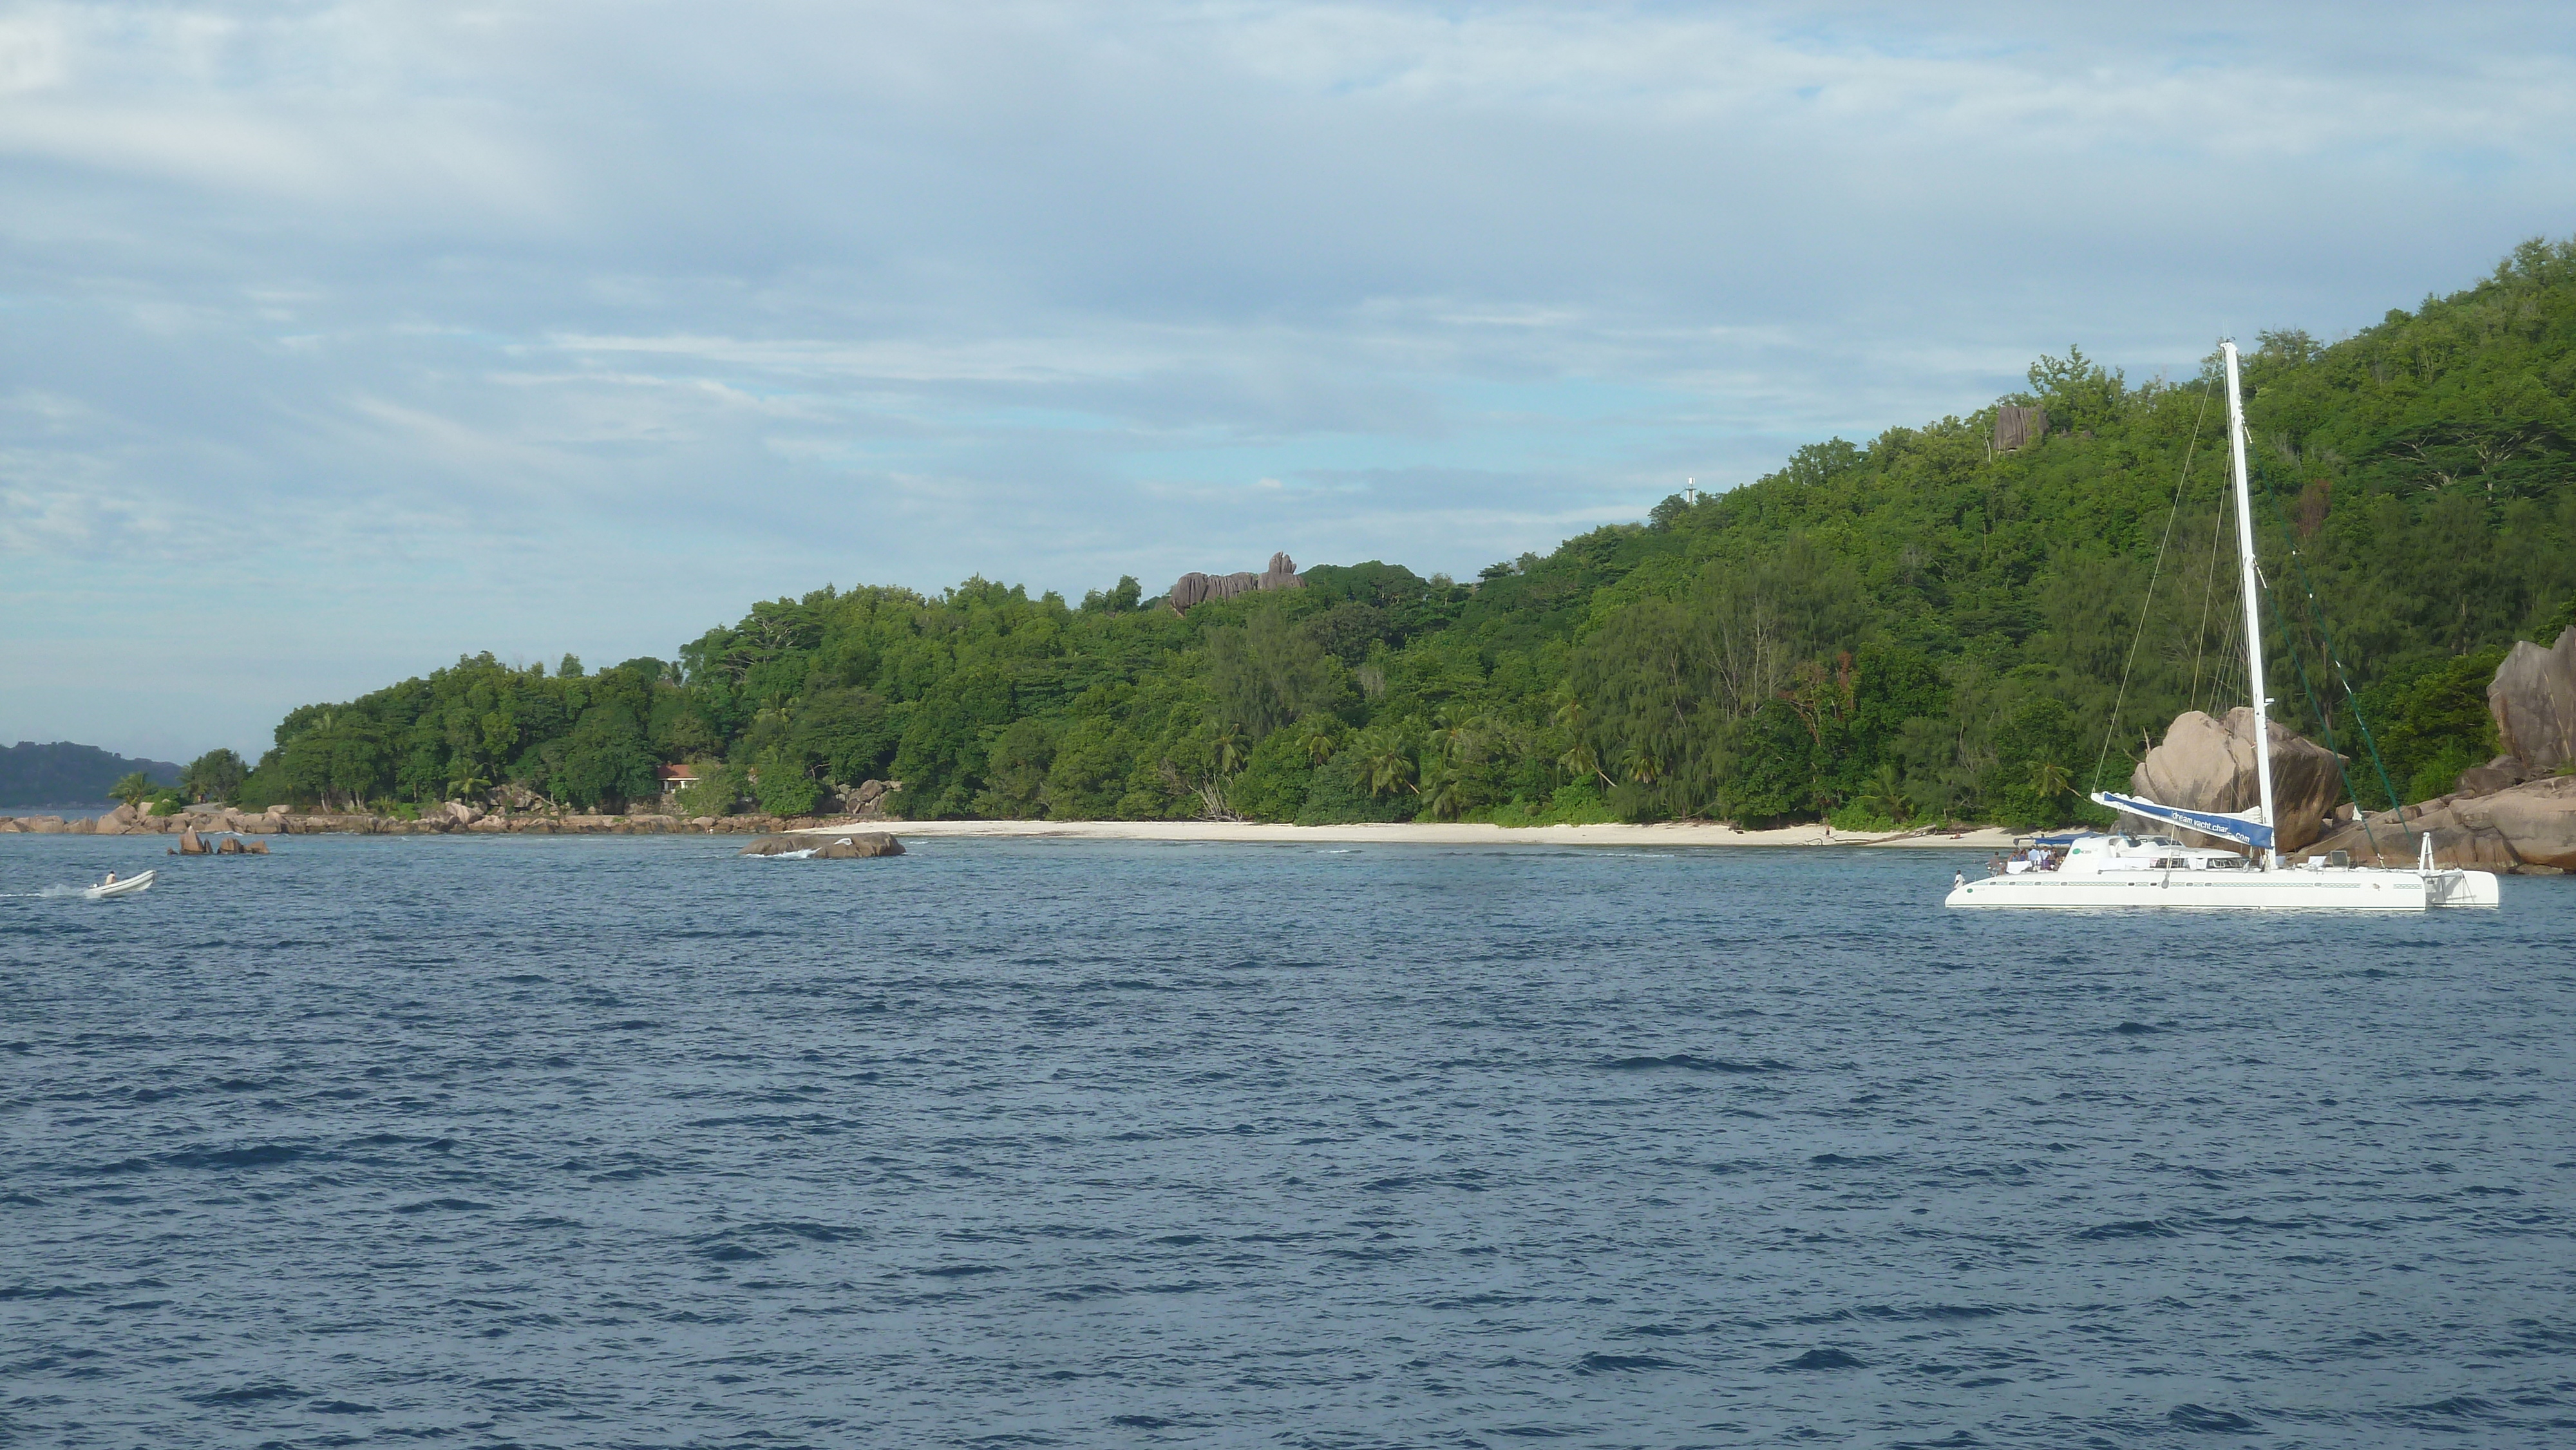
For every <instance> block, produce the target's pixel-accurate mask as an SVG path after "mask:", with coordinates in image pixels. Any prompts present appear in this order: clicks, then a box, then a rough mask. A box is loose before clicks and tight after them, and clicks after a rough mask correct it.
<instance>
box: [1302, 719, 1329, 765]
mask: <svg viewBox="0 0 2576 1450" xmlns="http://www.w3.org/2000/svg"><path fill="white" fill-rule="evenodd" d="M1297 744H1298V747H1299V749H1301V750H1302V751H1303V752H1304V753H1305V756H1306V763H1307V764H1308V765H1322V764H1323V763H1324V762H1326V761H1328V760H1331V759H1332V758H1333V746H1334V741H1333V727H1331V726H1329V725H1326V724H1324V723H1323V722H1321V721H1314V722H1310V723H1309V724H1308V725H1307V726H1306V733H1305V734H1303V735H1300V736H1298V737H1297Z"/></svg>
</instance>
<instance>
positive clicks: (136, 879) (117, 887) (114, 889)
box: [81, 871, 154, 901]
mask: <svg viewBox="0 0 2576 1450" xmlns="http://www.w3.org/2000/svg"><path fill="white" fill-rule="evenodd" d="M153 874H154V873H152V872H150V871H146V872H144V873H143V874H142V875H140V876H128V877H126V878H125V879H124V880H122V881H111V882H109V883H107V884H106V885H105V886H93V887H90V888H89V889H88V890H86V891H83V892H82V893H81V895H83V896H86V897H88V898H89V899H90V900H92V901H105V900H107V899H108V898H109V897H111V896H132V895H134V894H135V893H136V892H138V891H149V890H151V889H152V877H153Z"/></svg>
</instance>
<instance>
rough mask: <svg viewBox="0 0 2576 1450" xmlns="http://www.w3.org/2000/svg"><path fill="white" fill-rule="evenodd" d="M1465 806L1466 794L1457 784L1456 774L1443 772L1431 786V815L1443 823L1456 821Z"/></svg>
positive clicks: (1450, 771)
mask: <svg viewBox="0 0 2576 1450" xmlns="http://www.w3.org/2000/svg"><path fill="white" fill-rule="evenodd" d="M1466 805H1467V792H1466V790H1465V789H1464V788H1463V787H1462V786H1460V785H1459V783H1458V772H1456V771H1454V770H1444V771H1442V772H1440V778H1439V779H1438V780H1436V781H1434V782H1432V785H1431V814H1433V815H1435V816H1438V817H1439V818H1440V819H1442V820H1444V821H1449V820H1456V819H1457V818H1458V814H1459V812H1460V811H1462V810H1464V809H1465V808H1466Z"/></svg>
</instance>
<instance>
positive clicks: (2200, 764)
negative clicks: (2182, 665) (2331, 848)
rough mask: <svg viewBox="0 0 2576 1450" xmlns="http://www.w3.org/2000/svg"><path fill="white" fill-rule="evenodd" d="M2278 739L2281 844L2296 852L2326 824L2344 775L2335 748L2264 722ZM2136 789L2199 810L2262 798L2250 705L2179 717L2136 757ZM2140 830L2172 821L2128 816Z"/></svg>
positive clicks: (2235, 807)
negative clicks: (2221, 716) (2220, 713)
mask: <svg viewBox="0 0 2576 1450" xmlns="http://www.w3.org/2000/svg"><path fill="white" fill-rule="evenodd" d="M2266 723H2267V724H2268V725H2269V726H2270V727H2271V730H2270V733H2271V745H2272V801H2273V807H2274V813H2275V815H2276V816H2277V817H2278V819H2277V820H2276V822H2275V823H2274V834H2275V835H2276V836H2277V837H2278V839H2279V841H2280V849H2282V850H2284V851H2295V850H2298V849H2299V848H2300V847H2302V846H2305V845H2307V844H2308V843H2309V842H2311V841H2314V840H2316V839H2317V837H2318V836H2320V835H2322V834H2323V833H2324V831H2325V829H2326V823H2325V815H2326V813H2327V812H2328V811H2331V810H2333V809H2334V804H2335V802H2336V801H2338V800H2340V799H2342V797H2343V778H2342V775H2341V774H2340V773H2339V772H2338V770H2337V769H2336V763H2335V762H2336V756H2335V754H2334V752H2333V751H2330V750H2328V749H2326V748H2325V747H2324V746H2322V745H2319V744H2317V743H2316V742H2314V741H2312V740H2309V739H2308V738H2307V737H2305V736H2303V735H2299V734H2297V733H2295V732H2293V731H2291V730H2289V729H2287V728H2285V727H2284V726H2283V725H2282V724H2281V722H2280V721H2278V720H2272V721H2268V722H2266ZM2129 785H2130V788H2131V790H2132V791H2133V792H2134V793H2135V794H2137V795H2140V796H2143V797H2145V798H2146V799H2148V800H2151V801H2154V802H2156V803H2157V804H2158V805H2168V806H2179V807H2181V808H2183V809H2185V810H2194V811H2243V810H2251V809H2252V808H2253V807H2254V806H2255V805H2257V804H2259V803H2260V802H2261V800H2262V798H2263V793H2262V787H2261V784H2260V782H2259V781H2258V780H2257V779H2256V775H2255V769H2254V711H2253V710H2252V709H2251V708H2250V707H2248V706H2244V705H2239V706H2237V707H2236V708H2235V709H2233V710H2230V711H2228V712H2227V720H2226V723H2224V724H2221V723H2220V722H2218V721H2216V720H2213V719H2211V718H2210V717H2209V716H2207V715H2205V714H2203V713H2201V712H2200V711H2198V710H2186V711H2184V712H2183V713H2182V714H2180V715H2177V716H2175V717H2174V722H2173V725H2172V727H2171V728H2170V729H2168V730H2166V731H2165V738H2164V743H2163V744H2161V745H2158V746H2157V747H2156V748H2155V749H2153V750H2150V751H2148V752H2147V754H2146V758H2145V759H2143V760H2141V761H2139V762H2138V768H2137V770H2136V771H2135V772H2134V773H2132V774H2131V776H2130V778H2129ZM2123 824H2124V825H2126V826H2128V827H2129V828H2131V829H2135V830H2152V831H2155V832H2159V833H2161V832H2164V831H2168V830H2170V829H2172V828H2171V827H2169V826H2163V825H2151V824H2149V823H2145V822H2138V821H2130V820H2125V819H2124V820H2123ZM2185 838H2186V839H2187V840H2188V841H2189V842H2190V843H2191V844H2193V845H2198V846H2225V845H2233V844H2235V843H2233V842H2229V841H2219V840H2214V839H2212V838H2210V837H2206V836H2202V835H2199V834H2197V833H2189V832H2187V833H2185Z"/></svg>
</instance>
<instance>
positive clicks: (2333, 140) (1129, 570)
mask: <svg viewBox="0 0 2576 1450" xmlns="http://www.w3.org/2000/svg"><path fill="white" fill-rule="evenodd" d="M2571 232H2576V25H2571V24H2570V23H2569V21H2568V18H2567V14H2566V12H2565V10H2564V8H2563V7H2562V6H2559V5H2539V4H2533V5H2516V4H2500V5H2486V6H2449V7H2440V8H2435V7H2423V6H2395V5H2373V4H2368V3H2343V4H2335V5H2313V6H2311V5H2298V4H2279V5H2267V6H2247V5H2244V4H2242V3H2241V0H2240V3H2230V4H2225V5H2202V4H2194V3H2168V4H2162V5H2158V6H2153V7H2107V6H2105V7H2081V6H2065V5H2047V6H2040V5H2027V6H2007V5H1976V4H1969V5H1954V6H1944V7H1933V6H1922V5H1904V6H1874V5H1837V4H1830V3H1826V4H1806V5H1794V6H1792V5H1769V4H1740V5H1691V4H1651V5H1617V4H1582V5H1552V4H1527V5H1524V4H1511V3H1492V4H1476V5H1455V4H1439V5H1434V4H1421V5H1416V4H1379V5H1338V4H1256V3H1232V4H1161V3H1155V0H1121V3H1117V4H1106V5H1089V4H1083V3H1077V0H1058V3H1048V4H1033V5H1019V4H985V3H978V0H941V3H939V4H935V5H934V4H921V3H912V4H904V5H874V4H868V3H835V4H814V3H799V4H778V3H768V0H729V3H727V4H725V5H720V6H709V5H703V4H687V5H681V4H659V3H652V0H619V3H617V4H613V5H612V4H606V3H599V4H588V3H560V4H545V3H532V4H512V5H506V6H503V5H489V4H474V3H451V4H445V5H429V4H382V3H346V4H343V3H300V4H299V3H283V0H282V3H269V4H261V5H209V4H191V3H184V0H174V3H157V4H113V3H102V4H56V3H11V0H0V742H6V741H10V740H17V739H33V740H56V739H68V740H77V741H83V742H87V743H91V744H97V745H102V746H106V747H107V748H110V749H113V750H117V751H120V752H123V753H128V754H140V755H147V756H152V757H157V758H163V759H174V760H186V759H189V758H191V757H193V756H194V755H195V754H197V753H198V752H200V751H203V750H206V749H209V748H212V747H214V746H217V745H228V746H231V747H233V748H235V749H238V750H240V751H242V752H243V753H244V754H245V755H249V756H254V757H255V756H256V755H257V753H258V752H259V751H260V750H261V749H263V748H265V747H266V746H267V745H268V744H269V743H270V732H271V730H272V728H273V727H274V725H275V723H276V721H277V719H278V717H279V716H281V715H282V714H283V713H284V712H285V711H286V710H287V709H289V708H291V707H293V706H296V705H299V704H304V703H308V702H313V701H320V700H337V699H347V698H351V697H354V696H356V695H358V694H361V693H364V692H365V691H368V690H371V689H374V688H377V687H379V686H382V685H385V684H388V683H391V682H393V681H396V680H399V679H401V678H404V677H406V676H410V675H416V674H424V673H426V672H428V671H429V670H431V669H434V668H436V667H438V666H440V665H442V664H446V663H450V662H452V661H453V660H454V659H455V658H456V657H457V656H458V655H460V654H466V653H473V652H477V651H481V650H487V649H488V650H490V651H492V652H493V653H495V654H496V655H499V656H500V657H502V658H503V659H505V660H513V659H517V660H528V661H544V662H548V663H550V664H551V663H552V662H554V661H555V660H557V659H559V658H560V656H562V655H563V654H565V653H567V652H570V653H574V654H578V655H580V656H581V657H582V658H583V659H584V660H585V661H588V662H589V663H590V664H592V665H593V666H597V665H603V664H610V663H614V662H616V661H619V660H623V659H627V658H630V657H633V656H636V655H654V656H658V657H662V658H670V657H672V656H673V655H674V654H675V653H676V651H677V649H678V647H679V645H680V644H681V643H683V642H684V641H686V640H689V639H692V638H694V637H696V636H697V635H698V634H700V633H702V632H704V631H705V630H706V629H708V628H709V627H711V626H714V625H716V624H719V623H723V622H727V621H730V620H733V619H735V618H738V617H740V615H741V614H742V613H743V612H744V611H745V609H746V608H747V607H748V606H749V604H750V603H751V602H752V601H753V600H755V599H760V598H774V597H777V596H780V595H793V594H802V593H805V592H807V591H809V590H812V589H816V588H819V587H821V586H823V585H825V584H834V585H839V586H842V587H847V586H850V585H852V584H860V583H867V584H899V585H905V586H909V587H911V588H915V589H919V590H923V591H925V592H930V593H936V592H937V591H938V590H940V589H942V588H944V587H947V586H949V585H953V584H955V583H957V582H959V581H961V580H964V579H966V578H968V577H970V576H978V575H980V576H982V577H985V578H991V579H998V580H1002V581H1006V582H1012V583H1023V584H1026V585H1027V586H1028V588H1029V589H1030V591H1031V592H1032V593H1033V594H1034V593H1037V592H1039V591H1042V590H1057V591H1061V592H1063V593H1064V594H1066V595H1067V596H1068V597H1071V598H1076V599H1078V598H1079V597H1080V596H1081V594H1082V593H1083V592H1084V591H1085V590H1088V589H1093V588H1103V587H1107V586H1110V585H1112V584H1114V583H1115V582H1116V580H1117V579H1118V577H1119V576H1120V575H1122V574H1133V575H1135V576H1136V577H1137V578H1138V579H1140V580H1141V581H1143V583H1144V586H1145V592H1146V593H1147V594H1148V595H1152V594H1158V593H1161V592H1163V591H1164V590H1165V589H1167V588H1168V587H1169V585H1170V582H1171V580H1172V579H1173V578H1174V577H1175V576H1177V575H1178V574H1180V573H1182V572H1184V571H1186V570H1193V569H1196V570H1203V571H1207V572H1231V571H1233V570H1237V569H1258V568H1260V567H1262V566H1263V564H1264V563H1265V562H1266V561H1267V560H1268V558H1269V556H1270V554H1271V553H1272V552H1273V551H1274V550H1286V551H1288V552H1289V553H1291V554H1292V555H1294V556H1295V558H1296V559H1297V560H1298V562H1299V563H1300V564H1326V563H1354V562H1358V561H1361V560H1365V559H1373V558H1382V559H1386V560H1389V561H1392V562H1399V563H1404V564H1408V565H1410V566H1412V567H1413V568H1414V569H1415V570H1417V571H1418V572H1421V573H1425V574H1428V573H1430V572H1433V571H1435V570H1440V571H1447V572H1449V573H1452V574H1456V575H1459V576H1461V577H1464V576H1466V575H1470V574H1472V573H1473V572H1474V571H1475V570H1476V569H1477V568H1479V567H1481V566H1483V565H1485V564H1488V563H1492V562H1494V561H1496V560H1500V559H1508V558H1512V557H1515V556H1517V555H1519V554H1521V553H1522V552H1524V551H1529V550H1536V551H1539V552H1542V553H1544V552H1546V551H1547V550H1549V549H1550V548H1552V547H1553V546H1554V545H1555V544H1556V543H1557V542H1558V541H1560V540H1561V539H1564V538H1566V537H1569V536H1571V535H1574V534H1578V533H1582V532H1584V531H1586V530H1589V529H1591V528H1594V527H1597V526H1599V525H1601V524H1603V523H1610V522H1619V521H1625V520H1634V519H1637V518H1640V517H1642V516H1643V514H1644V513H1645V511H1646V510H1647V509H1648V508H1649V507H1651V506H1652V505H1653V504H1654V503H1655V502H1656V501H1657V500H1658V499H1661V498H1663V497H1664V496H1666V495H1668V494H1671V493H1674V492H1677V491H1679V490H1680V489H1681V488H1682V487H1684V486H1685V482H1686V481H1693V482H1695V483H1696V484H1697V486H1698V487H1700V488H1702V489H1711V488H1724V487H1728V486H1731V485H1733V484H1736V483H1740V482H1744V481H1746V480H1749V479H1751V478H1754V477H1757V476H1759V475H1760V474H1762V473H1764V472H1766V471H1768V470H1769V469H1770V468H1771V467H1773V466H1775V465H1776V464H1777V463H1778V462H1779V460H1780V459H1781V458H1783V457H1784V456H1785V455H1786V454H1787V453H1789V452H1790V451H1791V450H1793V449H1795V448H1796V447H1797V446H1798V445H1800V444H1802V443H1806V442H1811V441H1816V440H1819V439H1822V438H1825V437H1828V436H1833V435H1837V434H1839V435H1841V436H1844V437H1849V438H1852V439H1855V440H1864V439H1867V438H1870V437H1873V436H1875V435H1876V434H1878V433H1880V432H1881V431H1883V430H1885V429H1886V428H1889V427H1891V426H1900V425H1908V424H1917V423H1922V422H1926V421H1930V420H1933V419H1937V418H1940V417H1943V416H1947V415H1964V414H1967V413H1970V412H1972V411H1974V410H1976V409H1978V408H1981V407H1984V406H1986V405H1987V404H1989V403H1991V402H1992V401H1993V400H1994V399H1995V398H1996V397H1997V396H1998V395H2000V394H2004V393H2007V392H2011V391H2013V390H2015V389H2017V388H2019V387H2020V386H2022V374H2023V370H2024V369H2025V368H2026V367H2027V366H2028V365H2029V363H2030V362H2031V360H2032V359H2033V358H2035V357H2037V356H2039V355H2040V354H2042V353H2063V352H2064V351H2065V349H2066V347H2067V346H2068V345H2069V344H2080V345H2081V346H2082V347H2083V349H2084V350H2085V352H2086V353H2088V354H2089V355H2091V356H2093V357H2095V358H2097V359H2100V360H2102V361H2104V362H2106V363H2109V364H2111V365H2114V366H2117V367H2120V368H2123V369H2124V370H2126V372H2127V373H2128V375H2129V376H2130V377H2131V378H2132V379H2133V380H2134V379H2143V378H2148V377H2153V376H2156V375H2158V374H2159V373H2162V374H2166V375H2170V376H2177V377H2187V376H2190V375H2193V374H2194V373H2195V372H2196V371H2197V368H2198V365H2199V359H2201V358H2202V357H2203V356H2205V355H2206V354H2207V353H2208V352H2209V351H2210V349H2211V347H2212V345H2213V344H2214V342H2215V340H2216V339H2217V338H2219V337H2221V336H2230V335H2233V336H2245V337H2249V338H2250V337H2251V335H2252V334H2253V333H2254V332H2255V331H2257V330H2260V329H2265V328H2280V327H2298V328H2304V329H2306V330H2308V331H2310V332H2312V333H2314V334H2316V335H2317V336H2319V337H2322V338H2332V337H2335V336H2339V335H2342V334H2345V333H2349V332H2351V331H2353V330H2355V329H2357V328H2360V327H2365V326H2368V325H2370V324H2371V323H2373V322H2376V321H2377V320H2378V319H2379V318H2380V317H2381V316H2382V315H2383V314H2384V313H2385V312H2386V311H2387V310H2388V309H2390V308H2392V307H2411V306H2412V305H2414V304H2415V303H2416V302H2418V301H2419V300H2421V299H2422V298H2423V297H2425V296H2426V295H2428V294H2436V293H2447V292H2450V291H2454V290H2457V289H2459V288H2461V287H2464V286H2467V285H2470V284H2472V283H2473V282H2475V281H2476V280H2477V279H2478V278H2479V277H2481V276H2483V275H2484V274H2485V273H2487V272H2488V271H2489V270H2490V269H2492V268H2493V266H2494V265H2495V263H2496V262H2497V261H2498V259H2500V258H2501V257H2502V256H2503V255H2504V253H2505V252H2506V251H2507V250H2509V249H2510V248H2511V247H2512V246H2513V245H2514V244H2515V243H2516V242H2518V241H2521V240H2523V239H2525V238H2528V237H2533V236H2550V237H2563V236H2566V235H2568V234H2570V233H2571Z"/></svg>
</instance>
